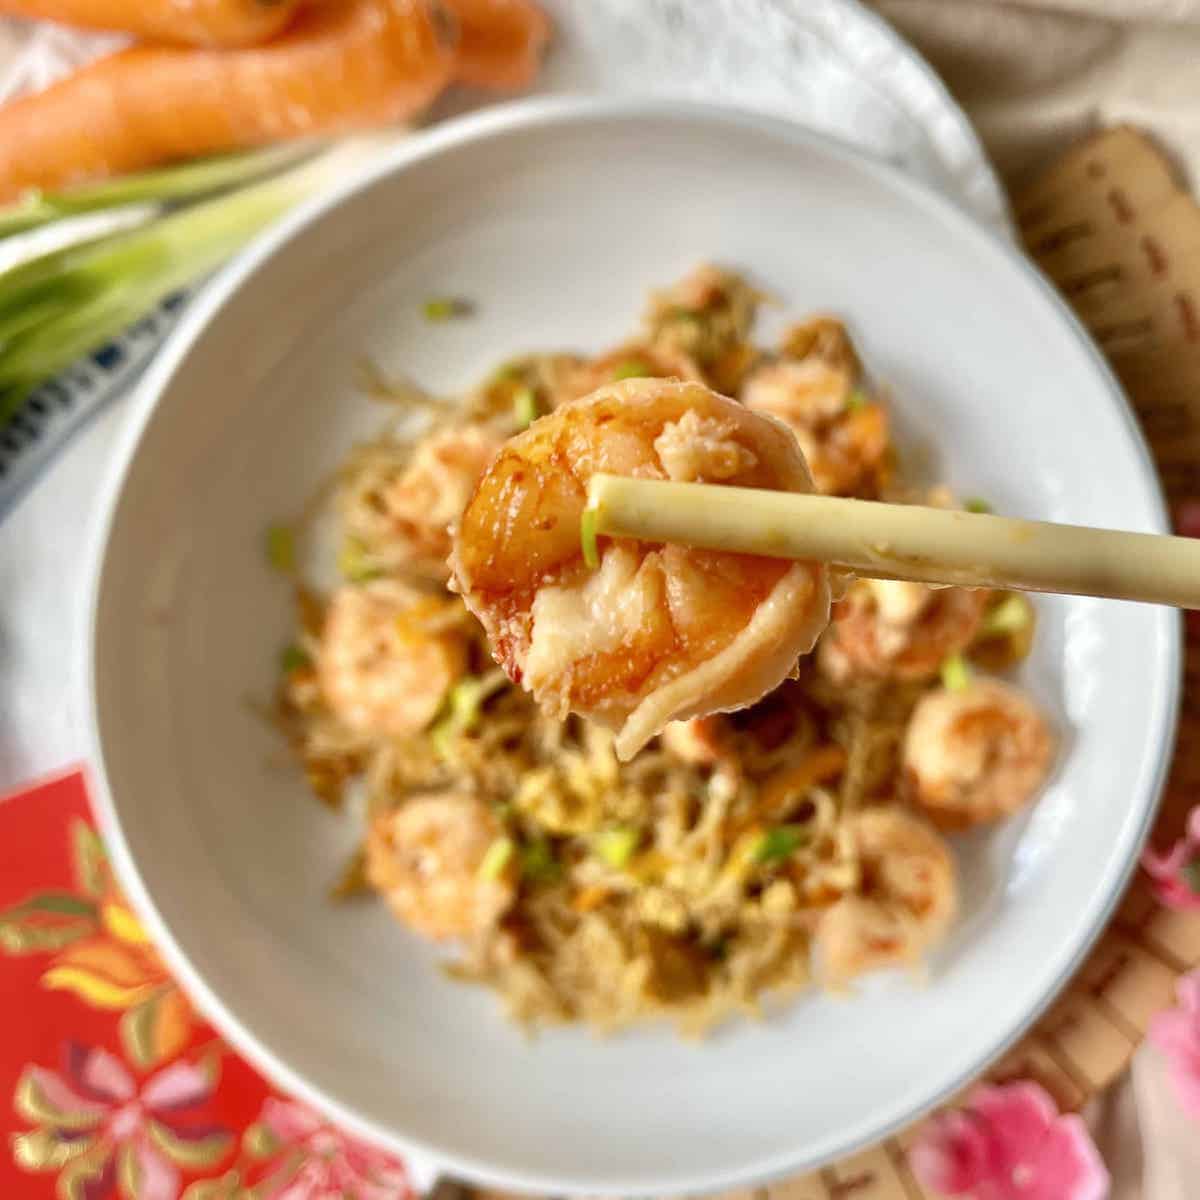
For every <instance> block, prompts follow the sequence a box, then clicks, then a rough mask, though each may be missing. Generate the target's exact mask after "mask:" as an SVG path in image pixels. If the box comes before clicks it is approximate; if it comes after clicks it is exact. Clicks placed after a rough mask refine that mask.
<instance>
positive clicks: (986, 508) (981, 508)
mask: <svg viewBox="0 0 1200 1200" xmlns="http://www.w3.org/2000/svg"><path fill="white" fill-rule="evenodd" d="M963 508H965V509H966V510H967V512H973V513H990V512H991V511H992V506H991V505H990V504H989V503H988V502H987V501H986V500H983V499H981V498H980V497H979V496H971V497H970V498H969V499H968V500H967V501H965V503H964V504H963Z"/></svg>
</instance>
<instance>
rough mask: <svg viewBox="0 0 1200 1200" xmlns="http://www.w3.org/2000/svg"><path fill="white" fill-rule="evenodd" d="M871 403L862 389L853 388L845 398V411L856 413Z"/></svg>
mask: <svg viewBox="0 0 1200 1200" xmlns="http://www.w3.org/2000/svg"><path fill="white" fill-rule="evenodd" d="M870 403H871V401H870V399H869V398H868V396H867V393H866V392H864V391H863V390H862V388H855V389H854V391H852V392H851V393H850V395H848V396H847V397H846V411H847V412H858V411H859V410H860V409H863V408H866V407H867V405H868V404H870Z"/></svg>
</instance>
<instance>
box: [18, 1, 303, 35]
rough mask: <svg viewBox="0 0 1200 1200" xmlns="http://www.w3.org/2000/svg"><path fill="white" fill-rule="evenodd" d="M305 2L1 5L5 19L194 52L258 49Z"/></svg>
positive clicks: (46, 2) (277, 32)
mask: <svg viewBox="0 0 1200 1200" xmlns="http://www.w3.org/2000/svg"><path fill="white" fill-rule="evenodd" d="M301 3H302V0H188V3H185V4H180V3H179V2H178V0H0V15H3V16H11V17H27V18H29V19H30V20H35V21H55V22H57V23H59V24H62V25H75V26H78V27H79V28H80V29H99V30H105V31H110V32H113V33H132V34H134V35H135V36H137V37H140V38H145V39H147V40H148V41H154V42H171V43H182V44H185V45H191V46H256V45H258V44H259V43H261V42H266V41H269V40H270V39H271V38H273V37H275V36H276V35H277V34H279V33H281V32H282V31H283V29H284V28H285V27H286V26H287V24H288V22H290V21H291V20H292V18H293V17H294V16H295V15H296V13H297V11H298V10H299V8H300V5H301Z"/></svg>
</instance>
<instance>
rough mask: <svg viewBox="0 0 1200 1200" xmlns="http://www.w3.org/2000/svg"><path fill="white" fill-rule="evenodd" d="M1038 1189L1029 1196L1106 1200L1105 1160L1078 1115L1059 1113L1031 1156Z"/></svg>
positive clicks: (1035, 1199)
mask: <svg viewBox="0 0 1200 1200" xmlns="http://www.w3.org/2000/svg"><path fill="white" fill-rule="evenodd" d="M1030 1166H1031V1168H1032V1177H1033V1178H1034V1179H1035V1180H1036V1181H1037V1183H1036V1190H1033V1191H1027V1192H1026V1193H1024V1195H1025V1196H1027V1197H1028V1200H1103V1197H1104V1196H1106V1195H1108V1188H1109V1177H1108V1171H1107V1170H1106V1169H1105V1166H1104V1162H1103V1160H1102V1159H1101V1158H1100V1154H1099V1152H1098V1151H1097V1150H1096V1147H1095V1144H1094V1143H1093V1142H1092V1139H1091V1137H1090V1136H1089V1134H1088V1131H1087V1126H1086V1125H1084V1123H1083V1121H1082V1120H1080V1118H1079V1117H1076V1116H1067V1117H1059V1118H1058V1119H1057V1120H1056V1121H1055V1122H1054V1127H1053V1129H1051V1130H1050V1132H1049V1134H1048V1135H1047V1136H1046V1137H1045V1138H1043V1139H1042V1142H1041V1145H1040V1146H1038V1147H1037V1148H1036V1150H1035V1152H1034V1154H1033V1156H1032V1157H1031V1159H1030Z"/></svg>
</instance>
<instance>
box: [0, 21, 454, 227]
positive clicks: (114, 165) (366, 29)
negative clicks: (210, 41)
mask: <svg viewBox="0 0 1200 1200" xmlns="http://www.w3.org/2000/svg"><path fill="white" fill-rule="evenodd" d="M456 45H457V30H456V26H455V21H454V19H453V17H452V16H451V15H449V14H448V13H447V12H446V10H445V9H444V8H443V7H442V6H441V4H440V3H439V2H438V0H340V2H338V3H329V2H328V0H322V2H321V3H318V4H316V5H315V6H314V7H313V8H311V9H307V10H305V11H303V12H301V13H300V15H299V16H298V17H297V18H296V20H295V22H294V23H293V24H292V25H291V26H290V27H289V28H288V29H287V30H286V32H285V33H284V34H283V35H282V36H281V37H280V38H279V39H278V40H276V41H274V42H271V43H269V44H267V45H265V46H260V47H254V48H251V49H241V50H223V51H222V50H204V49H184V48H176V47H170V46H134V47H131V48H130V49H128V50H122V51H119V52H117V53H116V54H112V55H109V56H108V57H106V58H102V59H100V60H99V61H97V62H95V63H93V64H91V65H90V66H88V67H85V68H83V70H81V71H78V72H77V73H76V74H74V75H72V76H70V77H69V78H67V79H64V80H63V81H61V82H60V83H57V84H54V85H52V86H51V87H49V88H47V89H46V90H45V91H42V92H37V93H35V94H33V95H30V96H26V97H22V98H21V99H18V100H16V101H14V102H12V103H11V104H8V105H5V106H4V107H3V108H0V203H3V202H5V201H11V200H15V199H17V198H18V197H20V196H21V195H22V194H24V193H25V192H28V191H31V190H42V191H49V190H57V189H61V188H64V187H68V186H70V185H72V184H78V183H84V182H88V181H91V180H96V179H104V178H109V177H111V176H114V175H124V174H127V173H129V172H131V171H141V170H146V169H147V168H150V167H155V166H158V165H161V164H163V163H168V162H173V161H177V160H180V159H185V158H195V157H197V156H200V155H206V154H218V153H223V152H227V151H231V150H241V149H248V148H251V147H254V146H259V145H263V144H265V143H268V142H276V141H285V140H288V139H293V138H312V137H322V136H329V135H333V134H338V133H343V132H346V131H350V130H355V129H364V128H369V127H373V126H378V125H386V124H389V123H391V122H395V121H399V120H402V119H405V118H410V117H414V116H416V115H417V114H418V113H419V112H421V111H422V110H423V109H424V108H425V107H426V106H427V105H428V104H429V103H430V102H431V101H432V100H433V99H434V98H435V97H436V96H437V94H438V93H439V92H440V91H441V89H442V88H443V87H444V86H445V85H446V84H447V83H448V82H449V81H450V80H451V79H452V78H453V75H454V72H455V70H456V65H457V64H456Z"/></svg>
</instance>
